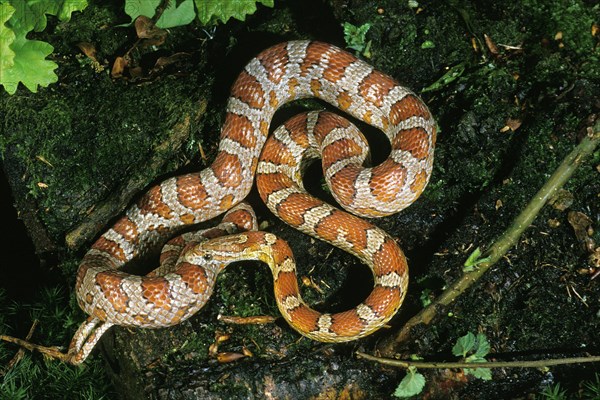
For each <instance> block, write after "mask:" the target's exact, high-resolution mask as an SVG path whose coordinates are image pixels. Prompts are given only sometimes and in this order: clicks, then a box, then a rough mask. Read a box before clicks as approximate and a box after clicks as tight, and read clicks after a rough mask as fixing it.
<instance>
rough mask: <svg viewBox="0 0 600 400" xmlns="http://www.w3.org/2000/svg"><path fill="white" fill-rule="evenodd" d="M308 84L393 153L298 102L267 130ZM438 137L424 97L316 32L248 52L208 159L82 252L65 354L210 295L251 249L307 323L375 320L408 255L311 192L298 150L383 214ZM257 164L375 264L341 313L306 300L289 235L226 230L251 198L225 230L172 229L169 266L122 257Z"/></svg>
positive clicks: (297, 209)
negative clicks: (74, 328) (75, 317)
mask: <svg viewBox="0 0 600 400" xmlns="http://www.w3.org/2000/svg"><path fill="white" fill-rule="evenodd" d="M306 97H317V98H319V99H322V100H324V101H326V102H328V103H330V104H332V105H333V106H335V107H337V108H339V109H340V110H342V111H344V112H346V113H348V114H350V115H352V116H354V117H356V118H358V119H360V120H362V121H365V122H366V123H368V124H370V125H373V126H375V127H376V128H379V129H380V130H381V131H383V132H384V133H385V134H386V136H387V137H388V139H389V141H390V143H391V146H392V151H391V154H390V157H389V158H388V159H387V160H386V161H384V162H383V163H382V164H380V165H378V166H376V167H374V168H363V167H362V164H363V160H364V157H365V156H366V154H367V150H366V149H365V145H364V139H363V138H362V137H361V135H360V133H356V132H355V128H354V127H353V125H350V124H349V123H348V122H347V121H346V120H344V119H340V118H339V117H331V116H329V114H323V113H321V114H319V113H309V114H302V115H300V116H298V117H297V118H295V119H293V120H292V121H289V122H288V123H286V124H285V125H284V126H283V127H282V128H280V129H278V130H277V131H276V132H275V133H274V135H273V136H272V137H271V138H270V139H269V141H268V142H267V143H265V141H266V140H267V135H268V133H269V128H270V122H271V119H272V117H273V114H274V113H275V111H276V110H277V109H278V108H279V107H281V106H282V105H283V104H285V103H287V102H289V101H292V100H296V99H300V98H306ZM434 146H435V123H434V121H433V118H432V116H431V114H430V112H429V110H428V109H427V107H426V106H425V105H424V104H423V102H422V101H421V100H420V99H419V98H418V97H417V96H416V95H414V94H413V93H412V92H411V91H409V90H408V89H406V88H404V87H402V86H400V85H398V84H397V83H396V82H395V81H394V80H393V79H392V78H390V77H389V76H387V75H385V74H383V73H381V72H379V71H377V70H375V69H374V68H373V67H371V66H370V65H368V64H367V63H365V62H363V61H361V60H359V59H357V58H356V57H355V56H353V55H351V54H349V53H347V52H345V51H343V50H340V49H339V48H337V47H335V46H332V45H329V44H325V43H320V42H309V41H293V42H287V43H282V44H280V45H276V46H274V47H272V48H269V49H267V50H265V51H264V52H262V53H261V54H259V55H258V56H257V57H255V58H254V59H252V60H251V61H250V62H249V63H248V64H247V66H246V68H245V69H244V71H243V72H242V73H241V74H240V76H239V77H238V79H237V80H236V82H235V83H234V85H233V87H232V89H231V97H230V99H229V101H228V106H227V114H226V119H225V122H224V125H223V128H222V132H221V138H220V144H219V149H218V153H217V156H216V159H215V161H214V162H213V163H212V165H211V166H210V167H208V168H206V169H204V170H202V171H200V172H198V173H191V174H186V175H182V176H178V177H174V178H169V179H167V180H165V181H163V182H162V183H160V184H158V185H157V186H154V187H152V188H150V189H149V190H148V192H147V193H145V194H144V195H143V196H142V197H141V198H140V199H139V200H138V201H137V202H136V203H135V204H133V205H132V206H131V207H130V208H129V209H128V210H127V211H126V213H125V215H124V216H123V217H121V218H120V219H119V220H118V221H117V222H116V223H115V224H114V225H113V226H112V227H111V228H110V229H109V230H108V231H106V232H105V233H104V234H103V235H102V236H101V237H100V238H99V239H98V240H97V241H96V242H95V243H94V244H93V245H92V248H91V249H90V251H88V253H87V254H86V255H85V256H84V258H83V260H82V262H81V264H80V267H79V270H78V275H77V283H76V293H77V299H78V303H79V305H80V307H81V308H82V309H83V310H84V311H85V312H86V313H87V314H89V315H90V318H89V319H88V321H87V322H86V323H84V324H82V325H81V327H80V329H79V330H78V332H77V333H76V334H75V336H74V338H73V341H72V343H71V346H70V348H69V352H68V354H69V356H70V357H69V359H68V361H70V362H71V363H73V364H78V363H81V362H83V361H84V360H85V358H86V357H87V356H88V355H89V353H90V351H91V350H92V348H93V347H94V345H95V344H96V342H97V341H98V339H99V338H100V337H101V336H102V334H103V333H104V332H105V331H106V329H108V328H109V327H110V326H112V325H122V326H138V327H149V328H156V327H163V326H170V325H174V324H177V323H179V322H181V321H182V320H184V319H186V318H189V317H190V316H191V315H193V314H194V313H195V312H196V311H197V310H198V309H199V308H201V307H202V305H204V303H205V302H206V301H207V300H208V296H209V295H210V291H211V290H212V284H214V280H215V279H216V273H218V271H219V270H220V269H222V268H223V264H227V263H229V262H230V261H232V260H239V259H241V258H244V259H260V260H262V261H266V262H271V268H272V270H273V277H274V286H275V298H276V300H277V303H278V307H279V309H280V311H281V313H282V315H283V316H284V318H285V319H286V320H287V321H288V322H289V323H290V325H291V326H292V327H293V328H294V329H296V330H297V331H299V332H300V333H301V334H303V335H305V336H308V337H310V338H313V339H316V340H321V341H330V342H340V341H345V340H354V339H358V338H360V337H364V336H366V335H368V334H370V333H372V332H373V331H375V330H377V329H379V328H380V327H381V326H383V325H384V324H385V323H386V322H387V321H389V320H390V319H391V318H392V317H393V316H394V314H395V313H396V312H397V310H398V308H399V307H400V305H401V303H402V300H403V298H404V295H405V292H406V286H407V282H408V266H407V264H406V260H405V257H404V255H403V253H402V251H401V250H400V249H399V247H398V246H397V244H396V243H395V241H394V240H393V239H392V238H391V236H389V235H388V234H387V233H385V232H384V231H382V230H381V229H379V228H377V227H375V226H374V225H372V224H370V223H368V222H366V221H365V220H363V219H360V218H358V217H355V216H352V215H350V214H348V213H345V212H343V211H340V210H338V209H336V208H333V207H331V206H329V205H327V204H325V203H323V202H322V201H320V200H318V199H315V198H314V197H312V196H310V195H308V194H307V193H305V192H304V190H303V186H302V183H301V172H302V167H303V165H304V162H302V161H300V160H301V158H302V157H303V156H304V157H307V158H309V159H312V158H314V157H316V156H317V153H320V152H323V155H322V157H323V168H324V176H325V178H326V180H328V181H329V182H330V187H332V194H333V196H334V197H335V199H336V200H337V202H338V203H340V205H342V206H343V207H344V208H346V209H347V210H349V211H351V212H352V213H354V214H356V215H358V216H364V217H379V216H385V215H390V214H393V213H395V212H398V211H400V210H401V209H403V208H405V207H407V206H408V205H410V204H411V203H412V202H414V201H415V200H416V199H417V197H418V196H419V195H420V194H421V192H422V191H423V190H424V188H425V186H426V184H427V182H428V180H429V176H430V174H431V168H432V163H433V149H434ZM263 148H264V150H263ZM261 152H262V156H261ZM259 156H261V157H260V159H261V161H260V162H259ZM255 176H256V177H257V185H258V188H259V192H260V194H261V197H262V198H263V201H265V203H266V204H267V206H268V207H269V208H270V209H271V211H272V212H273V213H275V214H276V215H277V216H279V217H280V218H281V219H282V220H284V221H285V222H286V223H288V224H289V225H291V226H293V227H295V228H297V229H299V230H300V231H302V232H304V233H307V234H309V235H312V236H315V237H318V238H320V239H323V240H326V241H328V242H330V243H332V244H333V245H335V246H337V247H340V248H342V249H344V250H346V251H348V252H350V253H351V254H354V255H356V256H357V257H358V258H359V259H361V260H362V261H363V262H364V263H365V264H367V265H368V266H369V267H370V268H371V269H372V271H373V275H374V283H375V287H374V289H373V292H372V293H371V295H370V296H369V297H368V298H367V299H366V300H364V301H363V302H362V303H360V305H359V306H357V307H356V308H354V309H352V310H349V311H346V312H344V313H338V314H333V315H332V314H321V313H318V312H316V311H314V310H312V309H310V308H309V307H308V306H307V305H306V304H305V303H304V302H303V301H302V299H301V297H300V295H299V293H298V284H297V280H296V276H295V272H294V267H293V265H294V262H293V256H292V254H291V250H290V249H289V247H288V246H287V244H285V242H283V241H282V240H281V239H279V238H277V237H276V236H275V235H272V234H269V233H264V232H245V233H237V234H234V235H229V234H230V233H232V232H233V231H234V230H235V229H236V228H239V229H241V230H251V229H255V225H256V222H255V220H254V221H249V217H248V215H250V211H248V210H246V209H245V208H244V207H245V206H240V207H241V209H240V208H235V209H233V211H232V213H233V214H228V216H226V217H225V221H224V222H223V224H226V226H227V227H224V226H222V225H221V226H220V227H217V228H215V229H220V230H222V231H223V232H226V233H227V234H228V235H227V236H222V237H219V238H215V239H211V240H209V241H204V240H203V239H199V238H196V239H193V240H190V242H189V243H188V242H186V243H185V244H182V243H176V242H177V241H178V240H183V239H178V238H179V237H176V238H175V239H173V240H172V241H171V242H169V243H167V245H166V246H165V248H164V249H163V256H162V257H163V260H162V262H163V263H162V264H161V267H160V268H159V270H157V271H154V272H153V273H151V274H149V275H148V276H145V277H139V276H134V275H129V274H126V273H123V272H121V271H120V270H119V269H120V268H121V266H123V265H125V264H127V263H129V262H130V261H131V260H135V259H137V258H139V257H141V256H142V255H143V254H145V253H147V252H148V251H150V249H152V248H155V247H157V246H161V245H162V244H163V243H164V242H165V237H167V236H168V235H171V236H172V235H173V234H174V233H175V232H177V229H178V228H179V227H181V226H186V225H191V224H196V223H199V222H202V221H205V220H208V219H211V218H213V217H215V216H217V215H220V214H222V213H224V212H225V211H227V210H231V209H232V207H234V206H235V205H236V204H239V203H240V202H241V201H242V200H243V199H244V198H245V197H246V196H247V194H248V192H249V191H250V189H251V187H252V184H253V181H254V177H255ZM237 212H242V213H248V214H245V216H244V217H243V218H242V219H243V220H244V222H243V223H238V222H237V221H234V220H233V219H232V218H233V217H232V218H229V217H230V216H233V215H234V214H235V213H237ZM231 224H232V225H233V226H232V225H231ZM204 234H206V232H202V233H200V234H199V236H202V235H204ZM208 235H209V236H210V235H211V233H208ZM186 240H187V239H186ZM175 248H177V249H178V250H177V253H176V254H179V251H180V250H181V248H185V250H183V251H182V252H181V255H180V256H179V255H177V256H173V255H171V253H170V251H171V250H173V249H175ZM177 258H178V260H177ZM217 264H218V265H217ZM209 270H210V271H213V272H214V271H216V273H210V274H209V273H207V271H209ZM209 275H210V276H209ZM193 295H195V297H194V296H193Z"/></svg>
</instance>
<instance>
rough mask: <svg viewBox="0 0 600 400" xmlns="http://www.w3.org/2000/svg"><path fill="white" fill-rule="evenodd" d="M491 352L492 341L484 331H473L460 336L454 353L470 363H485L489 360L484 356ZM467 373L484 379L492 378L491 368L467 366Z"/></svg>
mask: <svg viewBox="0 0 600 400" xmlns="http://www.w3.org/2000/svg"><path fill="white" fill-rule="evenodd" d="M489 352H490V343H489V342H488V341H487V338H486V337H485V335H484V334H483V333H478V334H477V335H474V334H472V333H471V332H469V333H467V334H466V335H465V336H463V337H460V338H458V340H457V341H456V344H455V345H454V347H452V354H454V355H455V356H457V357H462V358H463V359H464V361H465V362H468V363H483V362H487V360H486V359H485V358H484V357H485V356H486V355H487V354H488V353H489ZM464 371H465V374H466V375H473V376H474V377H476V378H479V379H483V380H486V381H487V380H490V379H492V371H491V370H490V369H489V368H476V369H474V368H465V369H464Z"/></svg>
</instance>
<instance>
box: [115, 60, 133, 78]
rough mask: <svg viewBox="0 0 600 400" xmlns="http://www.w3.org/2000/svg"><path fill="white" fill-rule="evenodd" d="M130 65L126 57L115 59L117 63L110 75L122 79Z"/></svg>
mask: <svg viewBox="0 0 600 400" xmlns="http://www.w3.org/2000/svg"><path fill="white" fill-rule="evenodd" d="M128 64H129V63H128V62H127V60H126V59H125V57H117V58H115V62H114V63H113V66H112V70H111V71H110V75H111V76H112V77H113V78H120V77H122V76H123V71H125V68H127V65H128Z"/></svg>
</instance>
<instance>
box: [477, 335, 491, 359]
mask: <svg viewBox="0 0 600 400" xmlns="http://www.w3.org/2000/svg"><path fill="white" fill-rule="evenodd" d="M476 342H477V343H476V348H475V353H474V354H473V355H474V356H476V357H479V358H483V357H485V356H487V355H488V353H489V352H490V342H488V340H487V337H485V335H484V334H483V333H478V334H477V338H476Z"/></svg>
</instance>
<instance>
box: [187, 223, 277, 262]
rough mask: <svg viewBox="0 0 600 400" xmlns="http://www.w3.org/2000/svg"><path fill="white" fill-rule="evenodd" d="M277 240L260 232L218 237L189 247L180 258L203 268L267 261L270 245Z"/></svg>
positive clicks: (268, 234)
mask: <svg viewBox="0 0 600 400" xmlns="http://www.w3.org/2000/svg"><path fill="white" fill-rule="evenodd" d="M277 240H278V239H277V237H276V236H275V235H273V234H271V233H266V232H260V231H258V232H244V233H238V234H235V235H228V236H220V237H217V238H214V239H210V240H208V241H206V242H203V243H198V244H195V245H194V246H191V247H190V249H189V251H187V252H186V253H185V254H183V255H182V257H184V259H185V261H186V262H189V263H190V264H196V265H203V266H205V265H206V264H208V263H220V264H229V263H231V262H234V261H243V260H261V261H267V259H268V258H270V256H271V253H272V250H271V245H272V244H273V243H275V242H276V241H277Z"/></svg>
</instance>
